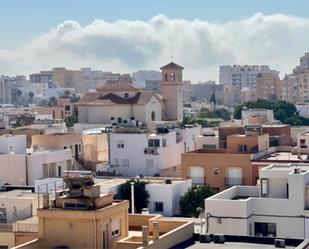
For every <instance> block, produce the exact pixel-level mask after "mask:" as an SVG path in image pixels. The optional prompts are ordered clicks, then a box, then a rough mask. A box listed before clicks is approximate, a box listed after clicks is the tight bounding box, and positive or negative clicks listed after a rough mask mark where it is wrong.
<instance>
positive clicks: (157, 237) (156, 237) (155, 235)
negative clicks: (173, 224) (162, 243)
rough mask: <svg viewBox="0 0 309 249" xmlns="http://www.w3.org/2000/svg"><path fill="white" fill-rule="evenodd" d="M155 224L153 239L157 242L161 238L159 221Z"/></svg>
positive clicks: (154, 222)
mask: <svg viewBox="0 0 309 249" xmlns="http://www.w3.org/2000/svg"><path fill="white" fill-rule="evenodd" d="M152 224H153V239H154V240H157V239H159V236H160V231H159V230H160V223H159V221H158V220H155V221H153V222H152Z"/></svg>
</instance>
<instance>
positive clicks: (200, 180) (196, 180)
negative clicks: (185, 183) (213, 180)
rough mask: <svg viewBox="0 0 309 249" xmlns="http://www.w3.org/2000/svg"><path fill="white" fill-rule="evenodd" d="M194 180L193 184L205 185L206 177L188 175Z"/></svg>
mask: <svg viewBox="0 0 309 249" xmlns="http://www.w3.org/2000/svg"><path fill="white" fill-rule="evenodd" d="M188 178H189V179H191V180H192V184H193V185H204V184H205V182H206V181H205V177H188Z"/></svg>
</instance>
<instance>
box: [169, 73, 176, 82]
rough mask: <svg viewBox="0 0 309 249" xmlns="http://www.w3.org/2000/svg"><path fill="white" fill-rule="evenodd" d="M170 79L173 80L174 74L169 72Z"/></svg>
mask: <svg viewBox="0 0 309 249" xmlns="http://www.w3.org/2000/svg"><path fill="white" fill-rule="evenodd" d="M170 81H173V82H174V81H175V74H174V73H171V74H170Z"/></svg>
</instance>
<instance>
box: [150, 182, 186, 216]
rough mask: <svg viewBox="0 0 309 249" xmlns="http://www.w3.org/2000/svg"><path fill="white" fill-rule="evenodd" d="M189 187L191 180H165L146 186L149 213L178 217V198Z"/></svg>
mask: <svg viewBox="0 0 309 249" xmlns="http://www.w3.org/2000/svg"><path fill="white" fill-rule="evenodd" d="M191 186H192V182H191V179H187V180H174V179H166V180H163V181H162V180H161V181H158V182H151V183H150V184H146V190H147V191H148V193H149V196H150V198H149V204H148V210H149V212H150V213H159V214H162V215H163V216H174V215H179V212H180V209H179V201H180V197H181V196H183V195H184V194H185V193H186V191H187V190H188V188H190V187H191ZM162 193H164V194H162Z"/></svg>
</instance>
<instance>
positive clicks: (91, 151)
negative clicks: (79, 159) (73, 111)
mask: <svg viewBox="0 0 309 249" xmlns="http://www.w3.org/2000/svg"><path fill="white" fill-rule="evenodd" d="M82 143H83V150H82V151H83V158H84V159H85V160H90V161H108V159H109V158H108V135H107V134H89V135H83V136H82Z"/></svg>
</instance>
